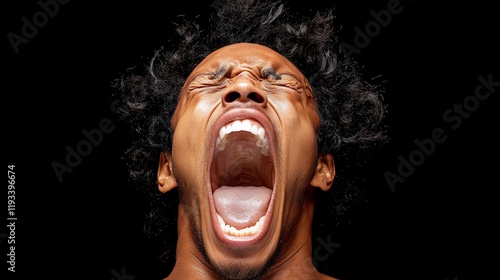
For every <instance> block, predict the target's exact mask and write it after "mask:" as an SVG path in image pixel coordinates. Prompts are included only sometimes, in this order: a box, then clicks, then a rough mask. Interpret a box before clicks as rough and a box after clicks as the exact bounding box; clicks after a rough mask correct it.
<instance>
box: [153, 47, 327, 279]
mask: <svg viewBox="0 0 500 280" xmlns="http://www.w3.org/2000/svg"><path fill="white" fill-rule="evenodd" d="M270 69H272V71H269V70H270ZM266 73H277V74H278V75H267V74H266ZM238 109H243V111H242V112H247V113H248V112H250V114H252V113H254V112H259V113H261V116H265V117H264V118H263V119H265V120H266V122H268V123H270V124H271V125H270V126H269V127H270V131H267V132H268V134H274V136H272V137H273V138H272V139H273V140H272V143H273V144H271V145H272V147H271V152H270V153H271V154H272V157H273V158H274V160H273V162H274V163H273V164H274V166H273V168H274V181H273V184H274V186H273V188H274V194H273V197H274V203H273V204H272V206H271V207H272V209H271V212H272V217H271V218H270V224H269V228H268V229H267V230H265V231H264V236H263V238H260V239H259V240H258V241H257V242H254V243H252V244H244V245H241V246H231V244H228V242H224V240H221V238H220V236H218V235H217V234H216V233H215V231H214V228H215V227H217V226H218V225H213V224H214V223H213V219H212V218H211V214H210V213H211V209H212V208H213V202H212V201H211V191H210V184H211V183H210V182H211V181H210V172H211V168H210V166H211V163H210V159H211V154H213V153H214V152H213V147H212V146H213V145H214V144H213V138H212V136H211V135H212V133H213V127H214V124H215V123H216V120H218V118H219V117H220V116H222V115H224V114H225V113H226V112H233V113H234V112H240V111H238ZM237 115H238V114H235V115H234V116H233V118H234V117H235V116H236V118H238V116H237ZM226 123H227V121H226ZM171 125H172V128H173V131H174V133H173V144H172V154H168V153H166V152H165V153H162V154H161V155H160V162H159V170H158V187H159V189H160V191H161V192H167V191H169V190H171V189H172V188H174V187H178V188H179V193H180V203H179V216H178V243H177V253H176V263H175V266H174V269H173V270H172V272H171V274H170V275H169V276H168V277H167V278H166V279H219V278H220V276H219V275H225V276H230V277H233V278H235V279H237V278H244V277H245V276H248V275H257V276H256V277H258V278H259V279H287V278H290V277H291V278H295V277H299V278H300V279H334V278H332V277H329V276H327V275H324V274H321V273H319V272H318V271H317V270H316V269H315V268H314V266H313V264H312V242H311V241H312V240H311V238H312V237H311V234H312V233H311V229H312V220H313V209H314V196H313V188H320V189H322V190H324V191H327V190H328V189H329V188H330V186H331V184H332V182H333V178H334V176H335V166H334V162H333V157H332V156H331V155H329V154H328V155H320V156H318V153H317V147H316V135H317V134H316V133H317V130H318V127H319V116H318V114H317V111H316V105H315V101H314V97H313V94H312V91H311V87H310V85H309V83H308V81H307V80H306V78H305V77H304V76H303V74H302V73H301V72H300V71H299V70H298V69H297V68H296V67H295V66H294V65H293V64H292V63H291V62H290V61H288V60H287V59H286V58H285V57H283V56H282V55H280V54H279V53H277V52H275V51H273V50H271V49H269V48H267V47H265V46H262V45H257V44H249V43H239V44H234V45H229V46H226V47H223V48H221V49H219V50H216V51H215V52H213V53H212V54H210V55H209V56H207V57H206V58H205V59H204V60H203V61H202V62H201V63H200V64H199V65H198V66H197V67H196V68H195V69H194V70H193V72H192V73H191V75H190V76H189V77H188V78H187V80H186V83H185V85H184V87H183V89H182V92H181V96H180V100H179V103H178V106H177V109H176V111H175V114H174V116H173V118H172V123H171ZM215 130H217V129H215ZM273 130H274V131H273ZM211 207H212V208H211ZM278 244H281V245H278Z"/></svg>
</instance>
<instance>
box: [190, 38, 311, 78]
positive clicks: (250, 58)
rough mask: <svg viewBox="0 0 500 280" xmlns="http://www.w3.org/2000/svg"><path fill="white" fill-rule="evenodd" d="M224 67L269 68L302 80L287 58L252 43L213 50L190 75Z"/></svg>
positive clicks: (301, 76) (299, 73)
mask: <svg viewBox="0 0 500 280" xmlns="http://www.w3.org/2000/svg"><path fill="white" fill-rule="evenodd" d="M225 66H233V67H238V66H244V67H250V68H253V69H256V70H261V69H268V68H271V69H273V70H274V71H276V72H281V73H290V74H293V75H294V76H297V77H300V78H301V79H304V77H303V75H302V73H301V72H300V70H299V69H297V68H296V67H295V65H294V64H293V63H292V62H290V61H289V60H288V59H287V58H285V57H284V56H282V55H281V54H279V53H278V52H276V51H274V50H273V49H271V48H268V47H266V46H263V45H259V44H252V43H237V44H233V45H228V46H225V47H222V48H220V49H218V50H215V51H214V52H212V53H211V54H209V55H208V56H207V57H206V58H205V59H204V60H203V61H201V63H200V64H198V66H197V67H196V68H195V69H194V70H193V73H192V75H193V74H194V75H196V74H199V73H200V72H205V71H214V70H216V69H218V68H220V67H225Z"/></svg>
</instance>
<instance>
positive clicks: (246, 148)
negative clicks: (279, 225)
mask: <svg viewBox="0 0 500 280" xmlns="http://www.w3.org/2000/svg"><path fill="white" fill-rule="evenodd" d="M214 129H215V131H214V133H213V135H212V151H211V152H212V159H211V165H210V191H211V196H210V197H211V200H212V203H211V207H210V208H211V211H212V213H211V216H212V225H213V228H214V231H215V232H216V234H217V236H219V238H220V239H221V240H222V241H225V242H226V243H230V244H234V242H240V244H242V243H241V242H243V243H245V244H246V243H248V242H250V243H253V242H257V240H258V239H260V238H259V237H261V236H263V235H265V233H266V232H267V229H268V228H269V221H270V219H271V216H272V205H273V197H274V196H273V193H274V192H273V190H274V178H275V173H274V169H275V168H274V157H275V156H274V145H273V139H274V137H273V133H272V131H273V130H272V129H271V125H270V122H269V121H268V119H267V118H265V117H264V116H263V115H262V114H261V113H260V112H258V111H256V110H242V109H239V110H232V111H230V112H229V113H226V114H224V115H223V116H222V117H221V118H220V119H219V120H218V121H217V122H216V125H215V126H214Z"/></svg>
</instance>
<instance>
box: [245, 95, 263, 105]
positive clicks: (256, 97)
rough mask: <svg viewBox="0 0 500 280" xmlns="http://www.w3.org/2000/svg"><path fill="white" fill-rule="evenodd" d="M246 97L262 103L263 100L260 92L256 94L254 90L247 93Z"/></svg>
mask: <svg viewBox="0 0 500 280" xmlns="http://www.w3.org/2000/svg"><path fill="white" fill-rule="evenodd" d="M248 99H250V100H253V101H254V102H257V103H263V102H264V97H262V95H260V94H258V93H256V92H251V93H250V94H249V95H248Z"/></svg>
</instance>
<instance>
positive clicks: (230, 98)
mask: <svg viewBox="0 0 500 280" xmlns="http://www.w3.org/2000/svg"><path fill="white" fill-rule="evenodd" d="M238 98H240V94H239V93H237V92H236V91H232V92H230V93H228V94H227V95H226V96H225V97H224V101H226V102H228V103H230V102H233V101H235V100H236V99H238Z"/></svg>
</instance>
